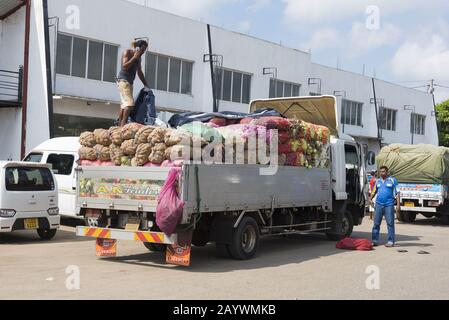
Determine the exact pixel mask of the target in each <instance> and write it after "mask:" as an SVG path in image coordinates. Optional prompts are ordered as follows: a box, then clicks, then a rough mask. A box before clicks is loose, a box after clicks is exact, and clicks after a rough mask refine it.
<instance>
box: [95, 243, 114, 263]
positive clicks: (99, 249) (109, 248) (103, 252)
mask: <svg viewBox="0 0 449 320" xmlns="http://www.w3.org/2000/svg"><path fill="white" fill-rule="evenodd" d="M95 250H96V255H97V257H101V258H105V257H109V258H113V257H116V256H117V240H113V239H101V238H98V239H97V242H96V244H95Z"/></svg>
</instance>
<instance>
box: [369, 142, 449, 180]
mask: <svg viewBox="0 0 449 320" xmlns="http://www.w3.org/2000/svg"><path fill="white" fill-rule="evenodd" d="M376 161H377V167H378V168H380V167H381V166H387V167H388V168H389V169H390V174H391V175H392V176H393V177H395V178H396V179H397V180H398V181H399V182H402V183H433V184H449V148H445V147H435V146H432V145H425V144H421V145H414V146H412V145H403V144H392V145H389V146H387V147H385V148H383V149H382V150H381V152H380V154H379V155H378V156H377V159H376Z"/></svg>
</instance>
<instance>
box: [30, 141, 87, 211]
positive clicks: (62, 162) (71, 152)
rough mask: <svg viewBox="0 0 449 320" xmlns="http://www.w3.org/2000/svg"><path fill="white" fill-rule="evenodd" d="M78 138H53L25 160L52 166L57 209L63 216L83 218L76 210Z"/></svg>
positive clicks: (38, 147)
mask: <svg viewBox="0 0 449 320" xmlns="http://www.w3.org/2000/svg"><path fill="white" fill-rule="evenodd" d="M79 148H80V144H79V138H76V137H64V138H55V139H51V140H48V141H45V142H44V143H42V144H40V145H39V146H37V147H36V148H34V149H33V150H32V151H31V152H30V153H29V154H28V155H27V156H26V157H25V159H24V161H25V162H39V163H43V164H49V165H51V167H52V170H53V172H54V175H55V177H56V180H57V182H58V195H59V203H60V207H59V211H60V215H61V216H62V217H65V218H76V219H84V217H83V216H81V215H79V211H77V205H76V204H77V200H76V196H77V195H76V175H75V169H76V168H77V166H78V164H77V163H78V159H79V157H78V150H79Z"/></svg>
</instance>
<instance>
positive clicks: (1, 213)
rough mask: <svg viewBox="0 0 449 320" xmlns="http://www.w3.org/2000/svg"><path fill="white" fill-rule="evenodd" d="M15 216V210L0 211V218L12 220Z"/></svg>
mask: <svg viewBox="0 0 449 320" xmlns="http://www.w3.org/2000/svg"><path fill="white" fill-rule="evenodd" d="M15 215H16V210H12V209H0V217H1V218H12V217H14V216H15Z"/></svg>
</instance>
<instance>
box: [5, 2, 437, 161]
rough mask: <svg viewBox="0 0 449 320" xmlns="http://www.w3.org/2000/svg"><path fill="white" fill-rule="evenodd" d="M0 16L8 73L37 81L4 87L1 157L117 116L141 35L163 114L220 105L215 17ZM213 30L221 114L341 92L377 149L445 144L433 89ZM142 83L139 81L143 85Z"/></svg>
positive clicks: (90, 12)
mask: <svg viewBox="0 0 449 320" xmlns="http://www.w3.org/2000/svg"><path fill="white" fill-rule="evenodd" d="M26 3H30V7H29V8H30V14H29V15H28V16H27V14H26V8H27V6H26V5H25V4H26ZM47 7H48V12H47V10H46V8H47ZM0 17H1V20H0V56H1V57H2V58H1V59H0V69H1V70H8V71H18V70H19V66H20V65H24V66H25V71H24V73H25V74H24V78H25V82H26V83H27V84H28V86H27V87H28V88H27V90H25V91H26V92H24V97H23V99H22V103H17V101H16V103H14V102H11V98H10V97H9V98H8V97H5V96H2V95H1V94H2V92H3V93H5V91H4V90H5V89H1V85H0V100H2V99H3V102H2V103H1V104H0V105H1V106H2V108H0V139H1V145H2V149H1V150H0V159H3V158H13V159H18V158H20V155H21V142H20V141H21V140H22V142H23V141H25V146H24V147H25V150H26V151H29V150H30V149H31V148H33V147H34V146H36V145H37V144H39V143H40V142H42V141H43V140H45V139H47V138H48V137H50V135H51V134H52V133H51V130H50V128H53V129H54V133H53V134H52V135H55V136H61V135H77V134H79V133H80V132H81V131H83V130H86V129H93V128H95V127H101V126H104V127H106V126H109V125H110V124H112V122H113V120H115V119H116V118H117V117H118V110H119V94H118V91H117V88H116V84H115V76H116V75H117V73H118V71H119V67H120V56H121V53H122V51H123V50H124V49H126V48H128V47H129V46H130V43H131V41H132V39H134V38H136V37H148V38H149V39H150V52H149V53H148V54H147V55H146V56H145V58H144V59H143V62H142V64H143V67H144V69H145V71H146V77H147V79H148V80H149V82H150V84H151V86H152V88H154V93H155V95H156V104H157V107H158V110H159V112H160V117H162V118H163V119H164V120H168V118H169V116H170V115H171V114H172V113H175V112H182V111H209V112H212V111H213V105H214V99H213V90H212V80H211V64H210V63H209V62H205V58H206V61H207V60H208V59H209V58H210V57H211V55H210V52H209V41H208V26H207V25H206V24H204V23H201V22H198V21H194V20H190V19H187V18H183V17H179V16H175V15H172V14H169V13H165V12H161V11H158V10H154V9H150V8H146V7H143V6H140V5H138V4H134V3H130V2H128V1H125V0H95V1H91V0H90V1H89V0H31V1H28V0H26V1H20V0H7V1H6V0H0ZM47 17H49V19H47ZM27 21H29V22H30V23H29V26H30V27H29V40H30V41H29V48H28V51H29V53H30V54H29V59H28V66H27V64H26V59H24V52H25V51H27V50H26V46H25V45H24V44H25V42H26V41H25V38H26V34H27V32H26V30H27V25H28V24H27ZM123 21H126V24H124V23H123ZM45 30H47V31H48V32H47V34H46V33H45ZM210 38H211V48H212V54H213V56H212V57H213V59H214V61H216V63H214V64H213V65H214V68H213V69H214V74H215V79H216V85H217V90H216V92H217V95H218V97H219V110H222V111H223V110H231V111H241V112H246V111H247V108H248V102H249V101H250V100H251V99H256V98H268V97H270V96H282V95H285V96H291V95H310V94H320V93H321V94H332V95H336V96H337V97H338V101H339V112H340V117H341V126H340V130H341V131H342V132H345V133H347V134H350V135H352V136H354V137H356V138H357V139H358V140H359V141H360V143H362V144H363V145H365V146H366V151H372V153H374V154H375V153H377V152H378V151H379V148H380V144H381V143H382V144H389V143H393V142H400V143H411V142H412V141H413V143H429V144H435V145H436V144H438V132H437V125H436V119H435V112H434V106H433V99H432V96H431V95H430V94H427V93H424V92H421V91H417V90H412V89H409V88H405V87H401V86H398V85H395V84H392V83H388V82H385V81H381V80H378V79H375V80H374V84H373V79H372V78H370V77H365V76H362V75H360V74H355V73H351V72H346V71H342V70H337V69H334V68H330V67H326V66H322V65H319V64H315V63H312V61H311V55H310V54H309V53H306V52H302V51H298V50H295V49H290V48H286V47H283V46H280V45H278V44H275V43H271V42H268V41H264V40H261V39H257V38H254V37H251V36H248V35H243V34H239V33H236V32H231V31H227V30H224V29H222V28H218V27H214V26H210ZM46 40H47V41H46ZM5 57H8V58H7V59H6V58H5ZM47 67H48V68H47ZM266 68H270V69H266ZM26 69H28V72H26ZM264 71H265V72H264ZM264 73H265V74H264ZM0 81H2V79H1V73H0ZM0 83H1V82H0ZM139 86H140V87H139ZM140 88H141V84H140V81H138V80H136V88H135V93H137V90H138V89H140ZM9 89H10V88H9ZM48 89H50V90H48ZM25 93H26V94H25ZM375 96H376V98H377V99H374V97H375ZM5 100H8V101H6V102H5ZM6 107H7V108H6ZM22 110H26V117H23V118H24V119H23V120H26V126H25V129H26V130H24V134H22V123H23V122H22ZM25 118H26V119H25ZM49 119H53V121H49ZM377 119H379V121H377ZM378 122H379V123H380V126H378ZM412 132H414V133H413V134H412Z"/></svg>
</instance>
